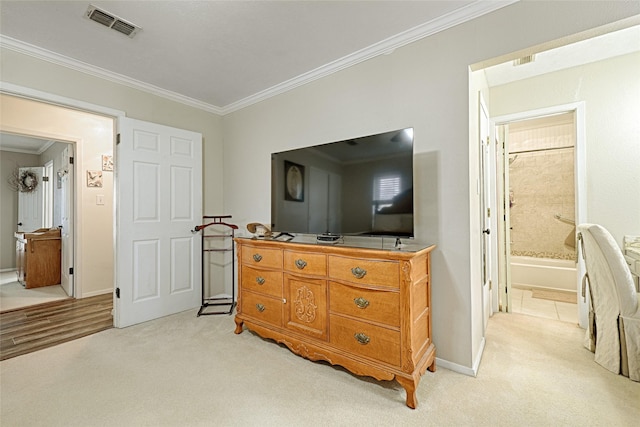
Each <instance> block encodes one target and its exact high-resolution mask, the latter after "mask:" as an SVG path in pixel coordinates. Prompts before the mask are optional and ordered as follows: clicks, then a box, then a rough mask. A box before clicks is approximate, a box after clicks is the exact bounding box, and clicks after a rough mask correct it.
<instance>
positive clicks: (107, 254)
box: [0, 88, 118, 298]
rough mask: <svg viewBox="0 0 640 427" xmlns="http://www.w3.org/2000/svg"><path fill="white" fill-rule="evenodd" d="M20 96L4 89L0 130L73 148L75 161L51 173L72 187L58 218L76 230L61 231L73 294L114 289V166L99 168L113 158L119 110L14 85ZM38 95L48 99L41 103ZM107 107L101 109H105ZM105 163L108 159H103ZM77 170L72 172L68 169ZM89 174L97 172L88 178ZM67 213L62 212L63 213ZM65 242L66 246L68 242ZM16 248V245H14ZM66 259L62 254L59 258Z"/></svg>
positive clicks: (70, 228)
mask: <svg viewBox="0 0 640 427" xmlns="http://www.w3.org/2000/svg"><path fill="white" fill-rule="evenodd" d="M15 93H18V95H13V94H7V93H2V94H0V102H1V104H2V111H3V115H2V120H1V121H0V127H1V130H2V131H4V132H10V133H14V134H21V135H32V136H34V137H37V138H41V139H49V140H54V141H66V142H68V143H71V145H69V144H66V145H67V146H70V147H73V153H72V154H73V156H68V157H69V158H71V157H73V160H69V161H68V163H69V164H68V166H69V167H67V168H66V169H65V168H61V169H60V172H61V174H60V176H58V175H57V173H56V176H55V185H54V187H57V185H58V178H59V180H60V183H61V184H62V183H63V182H65V180H66V181H67V182H69V184H70V186H71V188H72V189H73V191H70V192H69V193H68V194H67V195H66V196H65V197H66V198H65V205H66V207H67V208H66V210H64V211H63V210H61V217H60V219H59V221H60V222H61V223H64V222H66V223H68V224H71V225H73V226H69V227H67V228H66V229H65V227H64V226H63V231H66V230H67V229H69V230H73V231H75V232H74V233H73V235H65V236H62V235H61V238H67V239H68V240H69V241H70V242H72V243H73V248H74V250H73V252H72V253H67V254H66V259H67V260H68V263H69V265H68V267H66V268H64V273H65V274H67V275H68V276H69V277H68V278H69V279H70V280H72V281H73V289H72V290H71V291H70V293H71V294H72V295H73V297H75V298H86V297H91V296H96V295H102V294H107V293H108V294H112V293H113V287H114V286H113V282H114V280H113V277H114V261H113V252H114V250H113V247H114V241H113V235H114V228H113V224H114V220H113V212H114V204H113V171H112V170H107V169H103V167H104V166H103V163H105V162H104V160H105V158H106V159H111V158H112V155H113V143H114V135H115V119H114V117H116V116H117V115H118V114H113V115H101V114H98V113H89V112H86V111H80V110H77V109H73V108H67V107H63V106H61V105H59V104H61V103H62V102H60V101H62V100H59V99H55V97H54V98H53V99H48V98H46V97H45V96H43V94H41V93H33V94H31V92H30V91H29V90H28V89H25V88H17V90H16V92H15ZM36 98H37V99H42V100H45V101H50V102H51V103H48V102H42V101H40V100H36ZM108 113H109V112H105V114H108ZM106 163H107V165H108V163H109V162H106ZM74 171H76V174H75V177H73V176H72V175H71V174H72V172H74ZM89 176H91V177H98V179H95V180H89ZM63 213H65V215H64V217H63V216H62V214H63ZM61 234H62V233H61ZM67 247H69V245H67ZM14 251H15V247H14ZM63 259H64V258H63Z"/></svg>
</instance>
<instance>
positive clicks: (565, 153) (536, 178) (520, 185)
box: [509, 117, 576, 259]
mask: <svg viewBox="0 0 640 427" xmlns="http://www.w3.org/2000/svg"><path fill="white" fill-rule="evenodd" d="M569 119H570V120H572V118H571V117H569ZM573 129H574V126H573V123H572V122H569V123H566V120H564V123H563V120H560V122H559V123H558V119H557V118H554V119H552V123H547V124H539V123H538V124H536V125H535V126H517V127H515V129H512V128H510V132H509V161H510V163H511V164H510V166H509V190H510V192H509V195H510V197H509V199H510V206H511V209H510V218H511V227H512V229H511V255H515V256H531V257H537V258H553V259H575V256H576V249H575V225H574V224H570V223H568V222H569V221H574V217H575V186H574V146H575V142H574V131H573ZM556 215H559V216H560V217H562V218H564V219H566V220H569V221H563V220H559V219H557V218H556V217H555V216H556Z"/></svg>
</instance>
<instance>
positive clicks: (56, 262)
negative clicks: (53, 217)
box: [15, 229, 62, 289]
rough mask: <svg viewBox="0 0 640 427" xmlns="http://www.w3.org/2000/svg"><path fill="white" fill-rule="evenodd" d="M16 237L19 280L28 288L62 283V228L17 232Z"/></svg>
mask: <svg viewBox="0 0 640 427" xmlns="http://www.w3.org/2000/svg"><path fill="white" fill-rule="evenodd" d="M15 238H16V269H17V274H18V281H19V282H20V283H22V284H23V285H24V287H25V288H27V289H29V288H39V287H42V286H51V285H58V284H60V272H61V263H62V259H61V256H62V250H61V249H62V245H61V240H60V230H59V229H53V230H49V229H43V230H37V231H34V232H32V233H15Z"/></svg>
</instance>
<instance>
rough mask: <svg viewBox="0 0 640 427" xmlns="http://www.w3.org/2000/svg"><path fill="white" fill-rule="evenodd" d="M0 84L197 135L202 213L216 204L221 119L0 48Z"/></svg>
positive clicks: (217, 210) (215, 210) (215, 209)
mask: <svg viewBox="0 0 640 427" xmlns="http://www.w3.org/2000/svg"><path fill="white" fill-rule="evenodd" d="M0 57H1V58H2V61H1V62H0V75H1V76H2V77H1V78H2V81H3V82H7V83H12V84H15V85H19V86H24V87H27V88H31V89H36V90H39V91H43V92H46V93H50V94H53V95H58V96H62V97H65V98H71V99H74V100H79V101H83V102H88V103H90V104H94V105H98V106H102V107H107V108H111V109H115V110H119V111H123V112H124V113H125V114H126V116H127V117H130V118H132V119H138V120H145V121H148V122H152V123H158V124H162V125H166V126H173V127H176V128H180V129H187V130H191V131H194V132H199V133H201V134H202V140H203V146H202V148H203V159H202V161H203V174H204V183H203V201H204V213H206V214H208V215H219V214H223V213H227V212H225V211H224V205H223V202H222V185H223V183H222V119H221V117H220V116H218V115H216V114H213V113H210V112H207V111H203V110H200V109H197V108H194V107H190V106H187V105H184V104H181V103H178V102H175V101H171V100H168V99H165V98H161V97H159V96H156V95H153V94H150V93H147V92H144V91H141V90H138V89H133V88H131V87H128V86H125V85H122V84H117V83H114V82H112V81H108V80H105V79H101V78H98V77H94V76H91V75H88V74H84V73H82V72H79V71H75V70H72V69H69V68H66V67H63V66H60V65H56V64H53V63H50V62H47V61H42V60H39V59H36V58H33V57H30V56H27V55H24V54H21V53H17V52H15V51H11V50H9V49H6V48H1V47H0Z"/></svg>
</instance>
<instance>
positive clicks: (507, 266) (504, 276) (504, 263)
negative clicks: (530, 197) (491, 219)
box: [496, 124, 513, 313]
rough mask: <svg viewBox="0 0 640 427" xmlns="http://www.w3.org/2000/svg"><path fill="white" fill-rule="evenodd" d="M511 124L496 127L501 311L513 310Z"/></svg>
mask: <svg viewBox="0 0 640 427" xmlns="http://www.w3.org/2000/svg"><path fill="white" fill-rule="evenodd" d="M508 128H509V125H506V124H505V125H500V126H497V128H496V137H497V138H496V139H497V144H498V150H499V153H500V154H499V156H498V158H499V163H500V164H499V165H498V168H499V171H500V173H501V179H499V180H498V181H499V183H500V184H501V186H499V188H498V191H497V195H498V197H500V203H499V206H498V207H499V212H498V215H499V216H500V217H501V218H502V220H501V221H499V223H500V227H499V230H498V231H499V233H500V234H499V236H498V246H499V250H498V253H499V255H498V257H499V259H500V260H499V264H498V265H499V270H500V279H499V292H498V298H499V301H498V307H499V309H500V311H503V312H509V313H510V312H511V311H512V308H513V307H512V306H511V219H510V216H509V203H510V199H509V150H508V149H507V143H508V142H507V135H508Z"/></svg>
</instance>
